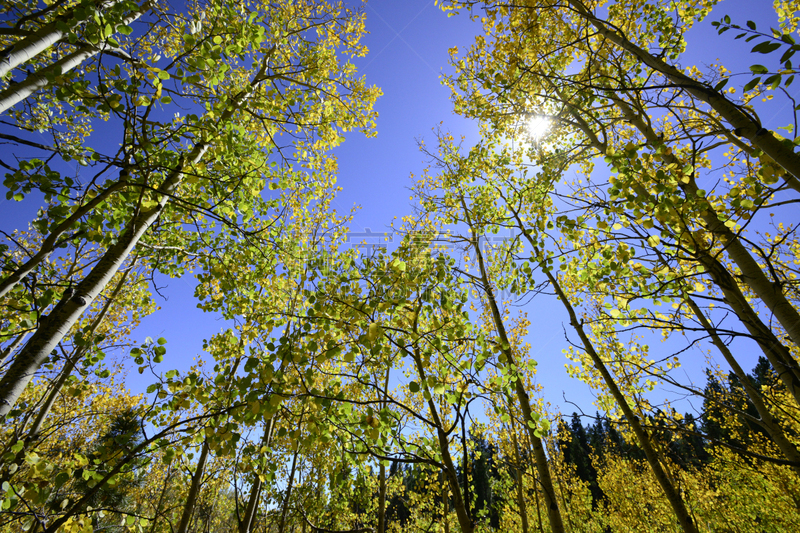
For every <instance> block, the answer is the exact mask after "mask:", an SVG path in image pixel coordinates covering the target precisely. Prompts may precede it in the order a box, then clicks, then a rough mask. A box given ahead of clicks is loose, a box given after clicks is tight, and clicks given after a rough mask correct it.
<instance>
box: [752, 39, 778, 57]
mask: <svg viewBox="0 0 800 533" xmlns="http://www.w3.org/2000/svg"><path fill="white" fill-rule="evenodd" d="M780 47H781V45H780V43H773V42H772V41H763V42H760V43H758V44H757V45H755V46H754V47H753V49H752V50H750V52H751V53H752V52H758V53H759V54H769V53H771V52H774V51H775V50H777V49H778V48H780Z"/></svg>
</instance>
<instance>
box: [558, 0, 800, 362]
mask: <svg viewBox="0 0 800 533" xmlns="http://www.w3.org/2000/svg"><path fill="white" fill-rule="evenodd" d="M570 1H572V0H570ZM609 97H610V98H611V99H612V100H613V101H614V103H615V104H616V105H617V107H618V108H619V109H620V110H621V111H622V113H623V115H624V116H625V118H626V119H627V120H628V121H630V123H631V124H633V125H634V126H635V127H636V128H637V129H638V130H639V131H640V132H641V133H642V134H643V135H644V137H645V139H647V141H648V142H650V143H655V144H657V143H659V142H660V139H659V137H658V135H656V132H655V131H654V130H653V129H652V128H651V127H650V126H649V125H648V124H646V123H645V121H644V120H643V119H642V117H641V115H640V114H639V113H636V112H635V111H634V110H633V109H632V108H631V107H630V106H629V105H628V104H627V102H625V101H623V100H621V99H620V98H619V97H618V96H615V95H609ZM666 157H667V158H668V162H671V163H676V164H678V165H680V164H681V163H682V162H681V161H680V160H679V159H678V158H677V157H675V156H674V155H667V156H666ZM679 184H680V187H681V188H682V189H683V190H684V192H685V193H686V195H687V197H694V196H697V191H698V187H697V184H696V183H695V180H694V178H693V177H692V178H690V179H689V182H688V183H682V182H680V183H679ZM700 217H701V218H702V219H703V222H704V223H705V225H706V228H707V229H708V231H710V232H711V233H712V234H713V235H714V236H715V237H717V238H718V239H719V240H720V242H722V243H724V245H725V251H726V253H727V254H728V256H729V257H730V258H731V260H732V261H733V262H734V263H735V264H736V266H737V267H739V270H740V271H741V273H742V275H741V278H742V280H743V281H744V283H746V284H747V286H748V287H750V288H751V289H752V290H753V292H754V293H755V294H756V295H757V296H758V297H759V299H761V301H762V302H764V304H765V305H766V306H767V308H768V309H769V310H770V311H772V313H773V314H774V315H775V318H777V319H778V322H780V324H781V325H782V326H783V328H784V329H785V330H786V333H788V334H789V337H790V338H791V339H792V341H793V342H794V343H795V344H796V345H798V346H800V313H798V311H797V309H795V307H794V306H793V305H792V304H791V302H789V300H787V299H786V296H785V295H784V294H783V289H782V287H781V284H779V283H774V282H772V281H770V280H769V279H768V278H767V276H765V275H764V271H763V270H762V269H761V267H760V266H759V265H758V262H757V261H756V260H755V259H754V258H753V256H752V255H750V252H748V251H747V248H745V246H744V244H742V242H741V240H740V239H739V236H738V235H736V233H734V232H733V231H731V229H730V228H728V227H727V226H726V225H725V223H724V222H722V221H721V220H720V219H719V218H718V217H717V213H716V212H715V211H714V210H713V209H712V208H710V207H709V208H708V209H706V210H705V211H702V212H700ZM792 361H794V359H793V358H792ZM794 366H795V367H797V372H798V374H799V375H798V377H800V366H798V365H797V362H796V361H795V362H794ZM776 370H777V369H776Z"/></svg>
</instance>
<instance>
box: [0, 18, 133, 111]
mask: <svg viewBox="0 0 800 533" xmlns="http://www.w3.org/2000/svg"><path fill="white" fill-rule="evenodd" d="M143 13H144V10H141V11H138V12H136V13H133V14H131V15H130V16H128V17H126V18H125V19H123V20H122V23H123V24H126V25H127V24H131V23H133V22H134V21H136V19H138V18H139V17H141V16H142V14H143ZM105 47H106V44H105V43H102V44H98V45H97V46H94V45H84V46H81V47H79V48H78V49H77V50H75V51H74V52H72V53H70V54H67V55H66V56H64V57H62V58H61V59H59V60H58V61H56V62H55V63H53V64H52V65H48V66H46V67H45V68H43V69H41V70H40V71H38V72H34V73H32V74H29V75H28V76H27V77H26V78H25V79H24V80H22V81H21V82H19V83H13V84H10V85H9V86H8V87H7V88H6V89H5V90H4V91H2V92H0V114H1V113H5V112H6V111H7V110H8V109H10V108H11V107H13V106H15V105H16V104H18V103H19V102H21V101H23V100H25V99H26V98H28V97H29V96H31V95H32V94H34V93H35V92H37V91H39V90H41V89H44V88H45V87H47V86H48V85H49V84H50V80H51V79H52V78H54V77H55V76H60V75H62V74H65V73H67V72H69V71H71V70H72V69H74V68H75V67H77V66H79V65H80V64H81V63H83V62H84V61H86V60H87V59H89V58H92V57H94V56H96V55H97V54H98V53H100V52H102V51H103V50H104V49H105Z"/></svg>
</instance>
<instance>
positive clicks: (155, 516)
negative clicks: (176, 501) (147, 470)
mask: <svg viewBox="0 0 800 533" xmlns="http://www.w3.org/2000/svg"><path fill="white" fill-rule="evenodd" d="M171 477H172V464H170V465H169V466H168V467H167V473H166V475H165V476H164V488H163V489H161V494H160V495H159V496H158V503H156V509H155V512H153V520H152V521H151V524H150V533H156V531H157V530H156V526H158V519H159V518H160V517H161V509H162V508H163V506H164V497H165V496H166V495H167V489H169V482H170V478H171Z"/></svg>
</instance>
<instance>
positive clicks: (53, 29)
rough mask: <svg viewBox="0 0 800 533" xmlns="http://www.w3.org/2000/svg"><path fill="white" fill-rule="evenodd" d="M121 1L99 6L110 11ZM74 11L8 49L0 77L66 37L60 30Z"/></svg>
mask: <svg viewBox="0 0 800 533" xmlns="http://www.w3.org/2000/svg"><path fill="white" fill-rule="evenodd" d="M118 1H119V0H104V1H101V2H100V3H99V5H98V6H97V7H98V8H99V9H108V8H110V7H112V6H113V5H114V4H116V3H117V2H118ZM74 12H75V11H74V9H71V10H69V11H67V12H66V13H65V14H64V15H61V16H58V17H56V20H54V21H53V22H51V23H49V24H46V25H44V26H42V27H41V28H39V29H38V30H36V31H35V32H34V33H33V34H31V35H28V36H27V37H24V38H23V39H20V40H19V41H17V42H16V43H14V44H13V45H11V46H10V47H9V48H7V49H6V51H7V52H8V55H6V56H5V57H4V58H3V59H2V60H0V77H3V76H5V75H6V74H8V73H9V72H10V71H11V69H14V68H16V67H18V66H19V65H21V64H23V63H24V62H26V61H30V60H31V59H33V58H34V57H36V56H37V55H39V54H41V53H42V52H44V51H45V50H47V49H48V48H50V47H52V46H53V45H55V44H56V43H57V42H59V41H60V40H62V39H63V38H64V36H65V31H64V30H61V29H59V26H60V25H61V23H62V22H66V21H68V20H70V19H71V18H72V17H73V15H74Z"/></svg>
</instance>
